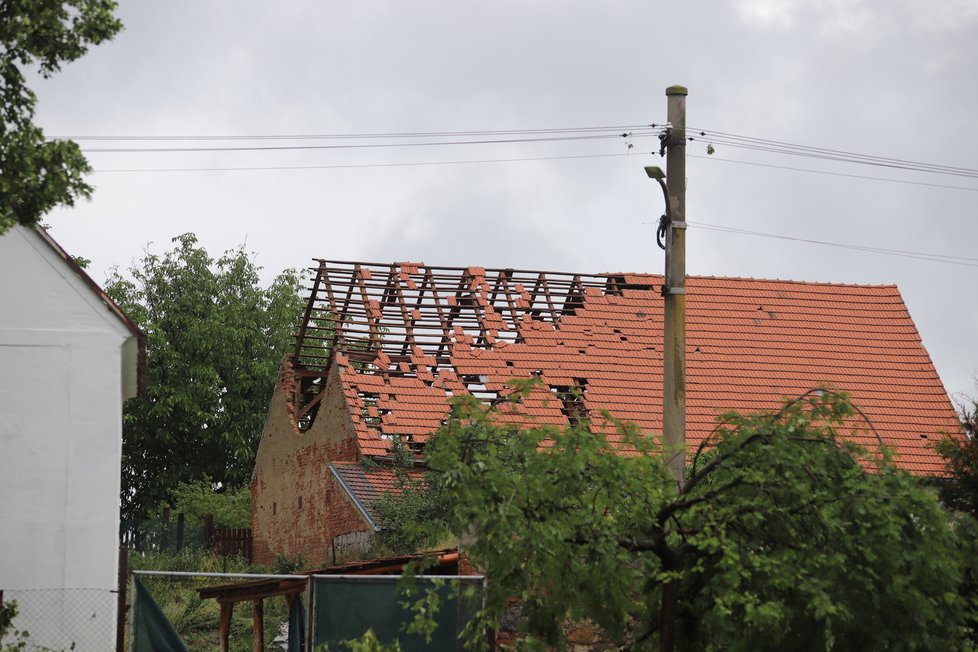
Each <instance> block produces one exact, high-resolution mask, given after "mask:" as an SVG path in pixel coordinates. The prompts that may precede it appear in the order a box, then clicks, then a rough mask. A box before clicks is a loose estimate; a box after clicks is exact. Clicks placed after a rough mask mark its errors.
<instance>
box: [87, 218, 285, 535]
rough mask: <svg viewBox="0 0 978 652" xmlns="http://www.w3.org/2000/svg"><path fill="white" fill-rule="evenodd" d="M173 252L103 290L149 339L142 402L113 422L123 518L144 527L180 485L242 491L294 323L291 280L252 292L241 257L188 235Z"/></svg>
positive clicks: (255, 285)
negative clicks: (119, 436)
mask: <svg viewBox="0 0 978 652" xmlns="http://www.w3.org/2000/svg"><path fill="white" fill-rule="evenodd" d="M173 242H174V243H175V245H176V247H175V248H174V249H173V250H171V251H168V252H167V253H165V254H163V255H162V256H160V255H156V254H149V253H147V254H146V256H145V257H144V259H143V260H142V261H141V263H140V264H139V265H138V266H136V267H133V268H132V269H130V270H129V278H125V277H123V276H121V275H120V274H118V273H116V274H114V275H113V277H112V278H110V279H109V281H108V283H107V284H106V292H108V294H109V295H110V296H111V297H112V298H113V299H115V300H116V301H117V302H118V303H119V305H120V306H121V307H122V308H123V309H124V310H125V311H126V312H127V313H128V314H129V315H130V316H131V317H132V318H133V319H134V320H135V321H136V322H137V323H138V324H139V325H140V327H141V328H143V330H144V331H145V332H146V335H147V372H148V382H147V391H146V395H145V396H143V397H137V398H134V399H131V400H130V401H128V402H127V403H126V406H125V415H124V421H123V435H124V437H123V492H122V499H123V510H124V513H125V516H126V517H127V518H138V517H141V516H144V515H145V513H146V511H147V510H148V509H151V508H153V507H155V506H156V505H157V504H159V503H160V502H161V501H163V500H166V499H167V498H168V495H169V494H170V492H171V491H172V490H173V489H175V488H176V487H177V486H178V484H179V483H181V482H193V481H195V480H203V479H205V478H208V479H209V480H210V481H213V482H215V483H220V484H221V485H222V486H225V487H228V488H230V489H236V488H239V487H242V486H244V485H246V484H247V482H248V480H249V478H250V476H251V471H252V466H253V462H254V449H255V445H256V442H257V440H258V437H259V436H260V434H261V429H262V425H263V423H264V419H265V414H266V411H267V408H268V401H269V398H270V397H271V393H272V389H273V387H274V384H275V378H276V376H277V372H278V368H279V364H280V363H281V360H282V357H283V356H284V354H285V353H286V352H288V351H289V350H291V346H292V338H291V334H292V325H293V323H294V322H295V321H296V320H297V319H298V317H299V315H300V314H301V312H302V300H301V298H300V296H299V291H300V278H299V276H298V275H297V273H296V272H294V271H292V270H287V271H285V272H283V273H282V274H281V275H279V276H278V277H277V278H276V279H275V280H274V281H273V283H272V284H271V285H270V286H269V287H268V288H262V287H261V286H260V285H259V275H258V272H259V268H258V267H256V266H255V265H254V263H253V262H252V260H251V257H250V254H249V253H248V252H246V251H245V250H244V249H243V248H239V249H234V250H231V251H228V252H226V253H225V254H224V255H223V256H222V257H221V258H219V259H217V260H214V259H212V258H211V257H210V256H209V255H208V253H207V251H206V250H204V248H203V247H200V246H199V245H198V243H197V239H196V237H195V236H194V235H193V234H184V235H181V236H179V237H177V238H174V240H173Z"/></svg>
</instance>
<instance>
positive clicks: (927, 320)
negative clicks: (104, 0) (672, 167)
mask: <svg viewBox="0 0 978 652" xmlns="http://www.w3.org/2000/svg"><path fill="white" fill-rule="evenodd" d="M923 7H924V5H922V4H921V3H920V2H919V1H918V2H910V1H909V0H811V1H809V2H792V1H789V0H709V1H707V0H702V1H700V2H669V3H665V2H649V0H636V1H631V0H607V1H605V2H600V3H595V2H567V1H564V2H556V1H550V0H520V1H509V0H497V1H496V2H491V3H488V2H471V1H469V0H453V1H452V2H434V1H424V0H417V1H414V2H410V3H408V2H395V1H388V2H384V1H379V0H376V1H375V0H359V1H357V2H338V1H335V0H316V1H313V0H288V1H283V2H275V3H272V2H264V1H262V2H259V1H257V0H236V1H234V2H231V1H230V0H224V1H218V0H207V1H200V0H168V2H139V1H137V0H122V2H120V6H119V10H118V15H119V17H120V18H121V19H122V21H123V22H124V24H125V29H124V31H123V32H122V33H120V34H119V35H118V36H117V37H116V38H115V40H114V41H112V42H111V43H108V44H104V45H101V46H98V47H96V48H94V49H93V50H91V51H90V52H89V53H88V54H87V55H86V56H85V57H84V58H83V59H80V60H78V61H77V62H74V63H72V64H70V65H68V66H66V67H65V68H64V69H63V70H62V72H60V73H59V74H57V75H56V76H54V77H52V78H51V79H48V80H40V79H38V80H37V81H36V83H35V88H36V90H37V91H38V96H39V104H38V112H37V122H38V123H39V124H40V125H41V126H42V127H43V128H44V129H45V133H46V134H47V135H48V136H51V137H75V138H78V139H79V143H80V144H81V145H82V146H83V148H84V149H85V150H86V151H88V152H89V154H88V158H89V161H90V163H91V164H92V166H93V168H94V170H95V172H94V173H93V174H92V175H91V177H90V181H91V183H92V184H93V185H94V186H95V187H96V190H95V192H94V194H93V197H92V199H91V201H88V202H80V203H79V204H78V205H76V206H75V207H74V208H62V209H57V210H55V211H53V212H52V213H50V214H49V215H48V216H46V218H45V220H44V221H45V222H47V223H48V224H49V225H50V226H51V233H52V235H53V236H54V237H55V239H57V240H58V241H59V242H60V243H61V244H62V245H63V246H64V247H65V248H66V249H67V250H68V251H69V252H71V253H72V254H75V255H80V256H83V257H85V258H88V259H91V260H92V264H91V267H90V273H91V274H92V276H93V278H95V280H96V281H99V282H101V281H103V280H104V279H105V278H106V276H107V274H108V273H109V271H110V270H111V269H112V268H114V267H118V268H120V269H122V270H125V269H126V268H127V267H129V266H130V265H132V264H133V263H134V262H135V261H137V260H139V259H140V258H141V257H142V255H143V254H144V252H145V251H147V249H148V250H149V251H153V252H157V253H160V252H162V251H165V250H166V249H167V248H168V247H169V246H170V241H171V239H172V238H173V237H175V236H177V235H180V234H182V233H186V232H193V233H196V234H197V236H198V237H199V239H200V241H201V243H202V244H203V245H204V246H206V247H207V249H208V250H209V251H210V252H211V253H212V254H215V255H216V254H219V253H221V252H223V251H225V250H228V249H232V248H235V247H237V246H239V245H241V244H244V245H245V246H246V248H247V249H248V250H249V251H253V252H254V255H255V260H256V262H257V263H258V264H259V265H261V266H262V267H263V268H264V270H265V274H266V281H267V280H270V279H271V278H272V277H273V276H274V275H275V274H276V273H278V272H279V271H281V270H283V269H285V268H301V267H307V266H309V265H310V264H311V262H312V260H311V259H313V258H317V257H318V258H327V259H338V260H365V261H371V262H391V261H424V262H425V263H428V264H431V265H460V266H462V265H479V266H484V267H515V268H523V269H544V270H554V271H574V272H587V273H600V272H608V271H635V272H653V273H661V272H662V270H663V264H664V260H663V255H662V252H661V251H660V250H659V249H658V248H657V247H656V245H655V234H654V226H653V223H655V222H656V221H657V220H658V217H659V215H660V214H661V213H662V212H663V203H662V197H661V193H660V191H659V190H658V188H657V187H656V186H655V185H654V183H653V182H651V181H650V180H649V179H648V178H647V177H646V175H645V173H644V171H643V167H644V166H645V165H661V166H663V167H665V161H664V159H660V158H659V156H658V141H657V140H656V139H655V138H654V136H652V137H650V136H647V135H643V134H649V133H652V132H653V131H654V130H653V129H651V128H649V127H647V125H651V124H658V125H661V124H662V123H663V122H665V121H666V97H665V94H664V91H665V89H666V87H668V86H670V85H673V84H681V85H684V86H686V87H687V88H688V89H689V95H688V98H687V124H688V125H689V126H690V127H691V128H695V130H694V129H691V131H690V133H691V135H694V136H697V135H698V132H699V131H703V132H706V134H707V135H706V136H703V137H700V138H698V139H697V140H694V141H693V142H692V143H691V144H690V146H689V147H688V148H687V153H688V155H689V159H688V164H687V220H688V221H689V223H690V225H691V226H690V229H689V231H688V232H687V271H688V273H689V274H694V275H713V276H738V277H759V278H778V279H792V280H800V281H827V282H840V283H870V284H896V285H897V286H898V287H899V288H900V290H901V292H902V294H903V297H904V300H905V301H906V303H907V306H908V308H909V310H910V313H911V315H912V316H913V318H914V320H915V322H916V324H917V327H918V329H919V331H920V334H921V336H922V338H923V342H924V345H925V346H926V347H927V349H928V351H929V352H930V354H931V357H932V359H933V361H934V363H935V366H936V368H937V370H938V372H939V374H940V375H941V378H942V380H943V381H944V384H945V386H946V388H947V390H948V392H949V393H950V394H951V395H952V397H954V396H956V395H958V394H961V393H964V394H969V395H975V394H976V392H978V389H976V386H975V374H976V370H978V346H976V339H978V300H976V296H975V295H976V293H975V288H976V286H978V251H976V248H975V243H976V242H978V174H976V173H973V172H972V173H967V172H966V173H962V174H958V175H949V174H935V173H929V172H923V171H919V170H905V169H896V168H892V167H880V166H869V165H857V164H853V163H849V162H846V161H841V160H826V159H825V158H812V157H801V156H788V155H784V154H778V153H772V152H766V151H759V150H757V149H747V148H741V147H735V146H734V145H732V144H730V143H731V141H730V139H729V137H727V138H726V139H724V138H723V137H721V136H717V134H716V132H719V133H721V134H723V133H725V134H735V135H739V136H747V137H751V138H756V139H766V140H772V141H779V142H785V143H792V144H799V145H805V146H808V147H818V148H824V149H827V150H836V151H845V152H851V153H857V154H865V155H872V156H878V157H888V158H895V159H901V160H906V161H912V162H922V163H928V164H938V165H942V166H953V167H959V168H965V169H967V170H972V171H973V170H974V169H975V168H978V129H976V120H978V118H976V116H978V84H976V83H975V79H976V77H975V70H974V66H975V61H976V60H978V3H976V2H974V0H930V1H929V2H927V3H926V10H924V8H923ZM619 126H620V127H622V129H621V133H623V134H624V133H631V134H632V135H631V136H629V137H621V136H617V137H609V138H602V139H578V140H542V141H534V142H506V143H498V142H497V143H481V144H459V145H437V146H417V145H411V146H403V144H404V143H408V142H414V143H417V142H443V141H445V140H449V141H453V142H458V141H470V140H520V139H519V138H513V137H512V136H479V137H471V136H465V137H462V136H455V137H450V138H437V137H434V136H423V137H415V138H394V137H390V136H387V137H381V138H370V139H363V138H360V139H335V138H334V139H310V138H304V139H295V140H281V139H272V140H220V141H215V140H201V139H196V140H195V139H190V140H176V139H173V138H171V139H164V140H95V139H92V137H123V136H124V137H141V138H145V137H150V136H155V137H201V136H207V137H214V136H276V135H279V136H280V135H302V136H310V135H330V136H336V135H349V134H392V133H416V134H429V133H433V132H469V131H506V132H512V131H515V130H529V129H534V130H535V129H559V128H583V127H609V128H610V127H619ZM643 126H645V127H644V128H643ZM601 133H608V134H613V133H617V132H615V131H614V130H609V131H607V132H601ZM711 136H715V138H711ZM83 138H84V139H83ZM523 140H525V139H523ZM713 140H716V141H717V142H712V141H713ZM741 142H743V141H741ZM754 142H756V141H754ZM368 143H369V144H375V145H380V146H377V147H369V148H366V147H357V148H332V149H294V148H293V149H275V150H269V149H265V150H257V151H255V150H250V151H199V152H186V151H180V152H172V151H171V152H146V151H137V152H133V151H128V152H98V151H92V150H95V149H107V148H108V149H111V148H123V149H146V148H203V147H256V146H258V147H281V146H286V147H295V146H303V147H309V146H316V147H321V146H322V145H337V144H360V145H362V144H368ZM711 143H712V144H713V145H714V149H715V152H714V153H713V154H712V155H709V154H707V145H708V144H711ZM393 145H398V146H393ZM629 146H630V147H629ZM808 151H811V150H808ZM836 158H839V157H836ZM514 159H518V160H514ZM480 161H481V162H480ZM910 167H918V166H916V165H914V166H910ZM228 168H234V169H228ZM242 168H252V169H242ZM254 168H258V169H254ZM786 168H793V169H786ZM712 227H722V228H725V229H734V230H737V231H751V232H754V234H745V233H742V232H731V231H729V230H726V231H725V230H717V229H716V228H712ZM757 233H763V234H769V235H774V236H782V237H777V238H773V237H769V236H762V235H757ZM786 238H794V239H786ZM806 240H817V241H821V242H831V243H837V244H842V245H847V246H846V247H839V246H829V245H825V244H816V243H812V242H805V241H806ZM854 247H855V248H854ZM866 247H870V248H875V249H879V248H882V249H887V250H898V251H899V252H903V253H900V254H899V255H893V254H883V253H877V252H872V251H867V250H865V248H866ZM919 254H939V255H941V256H950V257H957V258H951V259H948V258H945V259H942V260H939V261H935V260H933V259H930V256H925V257H921V256H920V255H919Z"/></svg>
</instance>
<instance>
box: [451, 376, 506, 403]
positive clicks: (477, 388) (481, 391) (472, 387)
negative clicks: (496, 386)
mask: <svg viewBox="0 0 978 652" xmlns="http://www.w3.org/2000/svg"><path fill="white" fill-rule="evenodd" d="M460 380H461V381H462V384H463V385H465V389H466V390H468V392H469V394H471V395H472V396H474V397H475V398H477V399H479V400H480V401H482V402H483V403H485V404H486V405H491V404H492V403H493V402H494V401H496V400H497V399H498V398H499V392H497V391H495V390H491V389H489V388H488V387H486V383H487V382H489V376H485V375H478V376H476V375H472V376H462V377H461V378H460Z"/></svg>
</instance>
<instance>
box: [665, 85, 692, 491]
mask: <svg viewBox="0 0 978 652" xmlns="http://www.w3.org/2000/svg"><path fill="white" fill-rule="evenodd" d="M687 94H688V91H687V90H686V88H685V87H683V86H670V87H669V88H667V89H666V97H667V98H668V114H667V115H668V120H669V125H670V126H669V133H668V139H667V140H666V185H667V189H668V194H669V214H670V220H669V224H668V228H667V230H666V279H665V285H664V286H663V288H662V294H663V298H664V304H665V305H664V322H665V333H664V347H663V379H662V383H663V391H662V438H663V447H664V449H665V450H664V453H665V455H666V456H667V457H666V462H667V465H668V467H669V471H670V472H671V473H672V477H673V478H674V479H675V480H676V484H677V486H681V485H682V482H683V479H684V476H685V472H686V95H687Z"/></svg>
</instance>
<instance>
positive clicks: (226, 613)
mask: <svg viewBox="0 0 978 652" xmlns="http://www.w3.org/2000/svg"><path fill="white" fill-rule="evenodd" d="M233 611H234V603H233V602H222V603H221V652H229V649H230V648H229V645H228V639H229V638H230V636H231V613H232V612H233Z"/></svg>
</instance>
